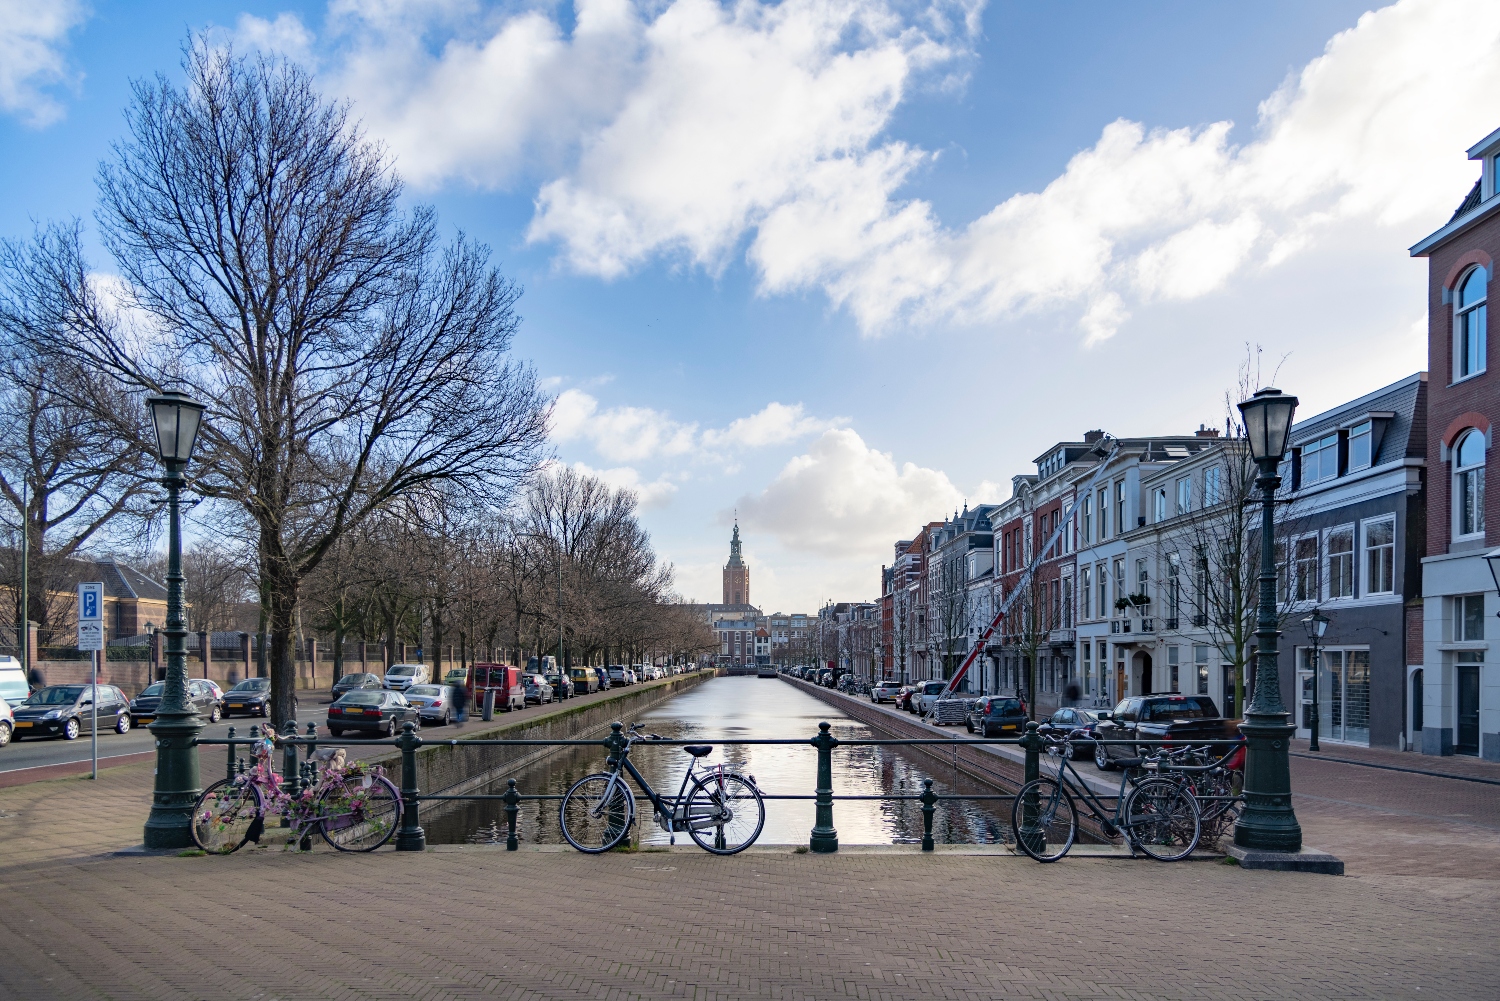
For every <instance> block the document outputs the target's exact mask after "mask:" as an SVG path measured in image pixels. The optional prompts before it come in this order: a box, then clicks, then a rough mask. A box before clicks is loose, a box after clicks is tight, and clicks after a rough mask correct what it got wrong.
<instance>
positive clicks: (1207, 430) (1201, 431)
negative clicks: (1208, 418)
mask: <svg viewBox="0 0 1500 1001" xmlns="http://www.w3.org/2000/svg"><path fill="white" fill-rule="evenodd" d="M1193 437H1195V438H1217V437H1219V429H1218V428H1211V427H1205V426H1204V425H1202V424H1199V425H1198V430H1197V431H1194V432H1193Z"/></svg>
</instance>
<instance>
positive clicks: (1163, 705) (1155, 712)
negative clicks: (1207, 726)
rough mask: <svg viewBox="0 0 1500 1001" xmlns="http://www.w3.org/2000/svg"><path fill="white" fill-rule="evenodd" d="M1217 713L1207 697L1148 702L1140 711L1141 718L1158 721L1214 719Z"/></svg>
mask: <svg viewBox="0 0 1500 1001" xmlns="http://www.w3.org/2000/svg"><path fill="white" fill-rule="evenodd" d="M1218 715H1219V711H1218V709H1216V708H1215V707H1214V704H1213V702H1212V701H1210V700H1209V699H1170V700H1168V701H1164V702H1148V703H1147V704H1146V707H1145V710H1144V711H1143V712H1142V713H1141V719H1142V720H1143V721H1148V720H1149V721H1151V722H1159V721H1162V720H1175V719H1214V718H1216V717H1217V716H1218Z"/></svg>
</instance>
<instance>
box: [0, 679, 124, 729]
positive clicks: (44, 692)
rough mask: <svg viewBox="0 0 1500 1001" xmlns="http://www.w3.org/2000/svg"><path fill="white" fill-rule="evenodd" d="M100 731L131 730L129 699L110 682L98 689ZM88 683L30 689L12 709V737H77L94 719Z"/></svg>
mask: <svg viewBox="0 0 1500 1001" xmlns="http://www.w3.org/2000/svg"><path fill="white" fill-rule="evenodd" d="M98 690H99V705H98V707H97V708H98V714H99V731H100V732H101V733H102V732H104V730H106V729H113V730H114V731H115V732H116V733H129V732H130V715H131V714H130V702H129V700H128V699H126V698H125V693H124V692H122V691H120V690H119V689H118V688H115V687H114V686H113V685H100V686H99V688H98ZM92 691H93V690H92V688H91V686H89V685H51V686H49V687H47V688H43V689H40V690H38V691H36V692H33V693H32V695H31V697H30V698H28V699H27V700H26V701H25V702H22V703H21V704H20V705H19V706H16V708H15V718H16V729H15V733H14V734H13V735H12V736H13V739H15V740H20V739H21V738H22V737H61V738H63V739H64V740H76V739H77V737H78V735H79V734H80V733H86V732H88V729H89V727H90V725H91V724H92V723H93V720H94V711H95V708H96V707H95V705H94V697H93V694H92Z"/></svg>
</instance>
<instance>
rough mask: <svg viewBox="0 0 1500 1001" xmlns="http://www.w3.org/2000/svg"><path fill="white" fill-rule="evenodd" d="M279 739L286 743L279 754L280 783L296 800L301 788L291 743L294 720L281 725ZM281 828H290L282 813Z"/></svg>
mask: <svg viewBox="0 0 1500 1001" xmlns="http://www.w3.org/2000/svg"><path fill="white" fill-rule="evenodd" d="M268 729H269V727H268ZM281 739H282V740H284V741H287V743H286V744H284V745H283V747H282V752H281V782H282V785H283V786H284V787H285V788H286V794H287V795H288V796H290V797H292V799H296V798H297V794H298V793H300V792H301V791H302V786H301V784H300V783H299V781H298V780H299V778H300V776H299V775H298V773H297V745H296V744H293V743H291V741H294V740H296V739H297V721H296V720H291V719H289V720H287V721H286V722H285V723H283V724H282V725H281ZM281 826H282V827H291V826H292V818H291V814H290V813H283V814H282V815H281Z"/></svg>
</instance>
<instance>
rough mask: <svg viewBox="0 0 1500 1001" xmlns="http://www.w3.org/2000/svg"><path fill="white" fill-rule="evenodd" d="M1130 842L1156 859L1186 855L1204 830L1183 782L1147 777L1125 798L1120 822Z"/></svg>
mask: <svg viewBox="0 0 1500 1001" xmlns="http://www.w3.org/2000/svg"><path fill="white" fill-rule="evenodd" d="M1121 826H1122V827H1124V829H1125V836H1126V837H1127V838H1128V839H1129V840H1130V843H1131V844H1133V845H1135V846H1136V847H1138V848H1139V849H1140V850H1141V851H1143V852H1145V853H1146V854H1147V855H1150V856H1151V857H1152V858H1154V859H1156V860H1157V861H1158V862H1176V861H1177V860H1178V859H1183V858H1187V857H1188V856H1189V855H1191V854H1192V853H1193V849H1194V848H1197V847H1198V839H1199V838H1200V837H1201V836H1202V834H1203V826H1202V820H1201V818H1200V816H1199V813H1198V801H1197V800H1196V799H1195V798H1194V797H1193V794H1192V793H1191V792H1189V791H1188V790H1187V788H1186V787H1185V786H1180V785H1178V784H1177V783H1176V782H1171V781H1169V780H1167V779H1147V780H1146V781H1144V782H1142V783H1141V784H1140V785H1138V786H1136V787H1135V789H1134V790H1133V791H1132V792H1131V793H1130V796H1129V797H1128V798H1126V800H1125V817H1124V821H1123V823H1122V824H1121Z"/></svg>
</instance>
